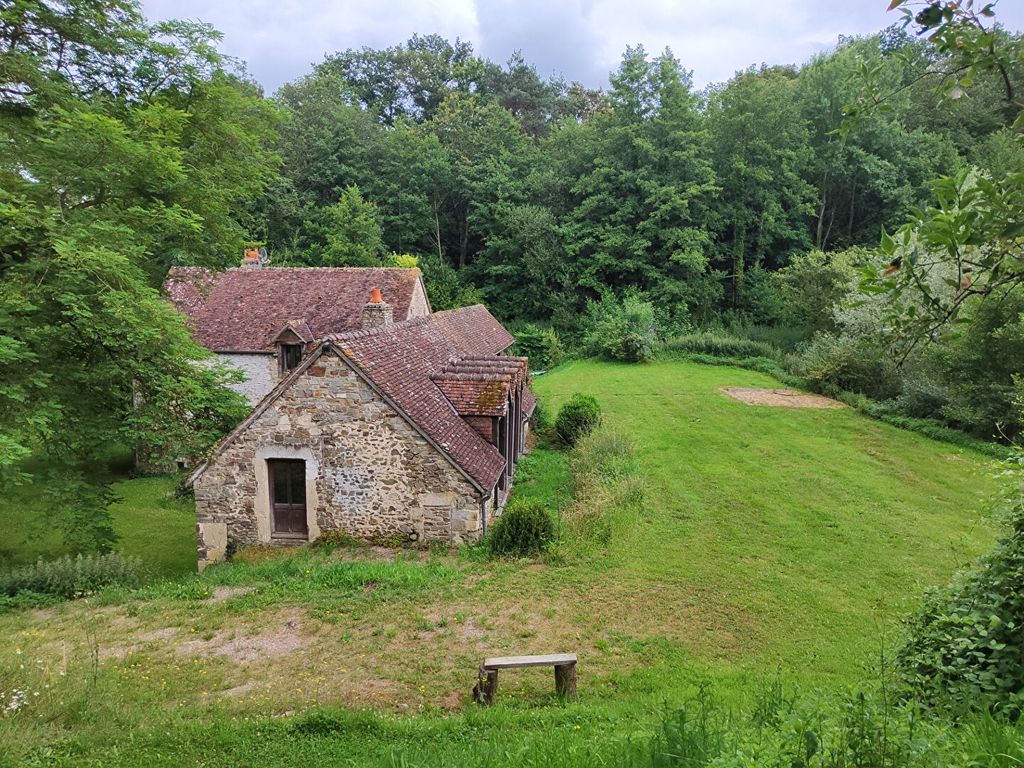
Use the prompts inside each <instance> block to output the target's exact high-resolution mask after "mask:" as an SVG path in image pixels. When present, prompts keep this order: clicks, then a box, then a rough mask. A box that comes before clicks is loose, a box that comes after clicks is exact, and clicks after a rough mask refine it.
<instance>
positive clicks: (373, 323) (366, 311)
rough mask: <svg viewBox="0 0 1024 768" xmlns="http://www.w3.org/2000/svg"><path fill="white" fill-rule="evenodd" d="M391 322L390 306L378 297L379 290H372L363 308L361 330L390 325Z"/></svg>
mask: <svg viewBox="0 0 1024 768" xmlns="http://www.w3.org/2000/svg"><path fill="white" fill-rule="evenodd" d="M393 322H394V319H393V317H392V314H391V305H390V304H388V303H387V302H386V301H384V298H383V297H382V296H381V295H380V288H374V289H373V290H372V291H371V292H370V301H369V302H368V303H367V304H366V306H364V307H363V330H364V331H365V330H366V329H367V328H379V327H380V326H382V325H391V323H393Z"/></svg>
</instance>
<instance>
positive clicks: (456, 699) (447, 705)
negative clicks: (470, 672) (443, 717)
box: [441, 688, 466, 712]
mask: <svg viewBox="0 0 1024 768" xmlns="http://www.w3.org/2000/svg"><path fill="white" fill-rule="evenodd" d="M465 698H466V692H465V691H460V690H459V689H457V688H456V689H455V690H453V691H448V693H446V694H445V695H444V696H442V697H441V709H446V710H448V711H449V712H458V711H459V710H461V709H462V707H463V702H464V701H465Z"/></svg>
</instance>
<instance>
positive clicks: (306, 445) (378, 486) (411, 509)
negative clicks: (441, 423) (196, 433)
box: [195, 352, 481, 567]
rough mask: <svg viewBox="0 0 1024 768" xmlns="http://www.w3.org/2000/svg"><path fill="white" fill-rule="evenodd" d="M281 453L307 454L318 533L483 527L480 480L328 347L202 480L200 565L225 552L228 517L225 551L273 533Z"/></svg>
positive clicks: (454, 533) (446, 535)
mask: <svg viewBox="0 0 1024 768" xmlns="http://www.w3.org/2000/svg"><path fill="white" fill-rule="evenodd" d="M275 458H279V459H302V460H303V461H305V462H306V507H307V517H308V527H309V531H310V536H309V539H310V540H313V539H315V538H316V537H317V536H318V535H319V534H320V533H321V532H323V531H330V530H343V531H345V532H347V533H349V534H351V535H353V536H356V537H360V538H383V537H388V536H394V535H396V534H397V535H400V536H402V537H403V538H404V539H406V540H407V541H411V542H430V541H447V542H449V543H451V544H458V543H460V542H462V541H470V540H475V539H476V538H478V537H479V536H480V531H481V524H480V523H481V521H480V502H479V499H478V497H477V492H476V490H475V488H474V487H473V485H472V484H471V483H470V482H469V481H468V480H467V479H466V478H465V476H464V475H462V473H461V472H459V471H458V470H457V469H456V468H455V467H454V466H452V464H451V463H450V462H449V461H448V459H447V458H446V457H445V456H444V455H443V454H442V453H441V452H440V451H438V450H436V449H435V448H434V447H433V446H432V445H430V443H428V442H427V440H426V439H425V438H423V437H422V436H421V435H420V434H419V433H418V432H417V431H416V430H415V429H414V428H413V427H412V426H411V425H410V424H409V423H408V422H407V421H406V420H405V419H404V418H403V417H402V416H401V415H399V414H398V412H396V411H395V410H394V409H392V408H391V406H389V405H388V404H387V402H385V401H384V400H383V399H382V398H381V397H379V396H378V395H377V394H376V393H375V392H374V391H373V390H372V389H371V388H370V387H369V386H368V385H367V384H366V382H364V381H363V380H362V379H361V378H360V377H359V376H358V375H357V374H356V373H355V372H354V371H353V370H352V369H351V368H349V367H348V365H346V364H345V363H344V362H343V361H342V360H341V359H339V358H338V357H337V355H336V354H334V353H333V352H327V353H325V354H324V355H323V357H321V358H320V359H319V360H317V361H316V362H315V364H314V365H312V366H310V367H309V368H308V369H307V370H306V372H305V373H304V374H303V375H302V376H300V377H299V378H298V379H297V380H296V381H295V382H294V383H293V384H292V386H291V387H289V389H288V390H287V391H286V392H285V393H283V394H282V395H281V397H279V398H278V399H277V400H276V401H275V402H274V403H272V404H271V405H270V407H269V408H268V409H267V410H266V411H265V412H264V413H263V414H261V415H260V416H259V417H258V418H257V419H256V420H255V422H254V423H253V424H252V425H250V426H249V427H248V429H246V430H245V432H244V433H242V434H241V435H240V436H238V437H237V438H236V439H235V440H234V442H232V443H231V444H230V445H229V446H228V447H227V448H226V450H225V451H224V452H223V453H222V454H220V455H219V456H217V457H216V458H215V459H213V460H212V462H211V464H210V466H209V467H208V468H207V469H206V471H205V472H204V473H203V474H202V475H201V476H200V477H199V478H198V479H197V481H196V483H195V497H196V515H197V522H198V532H199V542H198V550H199V560H200V567H202V566H203V565H205V563H207V562H210V561H212V560H215V559H219V558H220V557H222V556H223V552H221V542H220V531H221V530H222V529H221V527H220V526H221V525H223V531H224V532H225V534H226V536H225V538H226V541H224V543H223V549H224V550H225V551H226V550H227V549H229V548H235V547H240V546H245V545H251V544H259V543H270V542H271V541H272V540H273V538H274V537H273V533H272V521H271V511H270V488H269V485H268V477H267V461H268V460H270V459H275ZM207 531H208V532H209V534H206V533H205V532H207ZM211 537H212V538H211Z"/></svg>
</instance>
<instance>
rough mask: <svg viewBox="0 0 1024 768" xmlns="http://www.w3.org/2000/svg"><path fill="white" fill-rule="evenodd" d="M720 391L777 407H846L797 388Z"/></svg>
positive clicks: (749, 401)
mask: <svg viewBox="0 0 1024 768" xmlns="http://www.w3.org/2000/svg"><path fill="white" fill-rule="evenodd" d="M718 391H719V392H722V393H723V394H726V395H728V396H729V397H731V398H732V399H733V400H739V401H740V402H741V403H747V404H748V405H770V406H774V407H776V408H845V406H844V405H843V404H842V403H840V402H839V401H838V400H833V399H832V398H830V397H822V396H821V395H812V394H810V393H809V392H800V391H799V390H796V389H764V388H761V387H719V389H718Z"/></svg>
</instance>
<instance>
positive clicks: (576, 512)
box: [561, 426, 645, 554]
mask: <svg viewBox="0 0 1024 768" xmlns="http://www.w3.org/2000/svg"><path fill="white" fill-rule="evenodd" d="M569 476H570V478H571V483H570V484H571V488H572V500H571V502H570V503H569V504H568V505H567V506H566V507H565V509H564V510H563V511H562V514H561V523H562V542H563V544H565V545H566V547H568V549H569V550H572V551H575V552H576V553H577V554H583V553H585V552H589V551H590V550H591V549H593V548H594V547H595V546H596V547H599V548H600V547H605V546H607V545H608V544H609V543H610V542H611V540H612V537H613V535H614V529H615V526H616V524H617V523H618V522H620V518H622V517H623V516H624V515H625V516H626V517H631V516H632V514H631V513H634V512H636V511H637V510H638V509H639V507H640V505H641V504H642V503H643V500H644V494H645V485H644V482H643V478H642V476H641V474H640V472H639V468H638V466H637V462H636V447H635V445H634V444H633V440H632V438H630V437H629V436H628V435H627V434H625V433H624V432H620V431H618V430H615V429H613V428H611V427H608V426H601V427H599V428H598V429H596V430H595V431H594V432H591V433H590V434H589V435H587V436H586V437H584V438H583V439H581V440H580V441H579V442H578V443H577V444H576V446H575V448H573V450H572V451H571V452H570V453H569Z"/></svg>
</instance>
